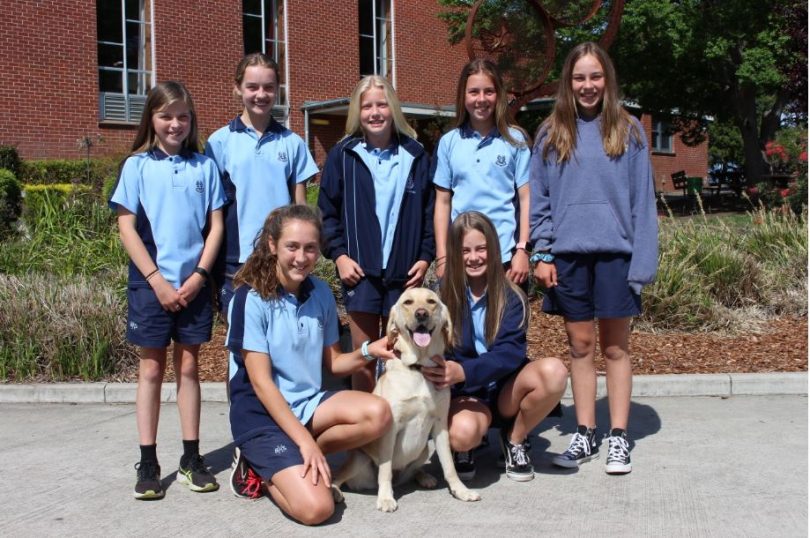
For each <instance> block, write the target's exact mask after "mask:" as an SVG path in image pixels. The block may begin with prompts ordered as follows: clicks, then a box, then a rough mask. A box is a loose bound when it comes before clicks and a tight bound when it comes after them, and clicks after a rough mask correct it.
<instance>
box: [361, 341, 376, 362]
mask: <svg viewBox="0 0 810 538" xmlns="http://www.w3.org/2000/svg"><path fill="white" fill-rule="evenodd" d="M370 343H371V340H366V341H365V342H363V343H362V345H361V346H360V353H361V354H362V355H363V358H364V359H365V360H366V362H371V361H376V360H377V357H375V356H374V355H372V354H371V353H369V352H368V345H369V344H370Z"/></svg>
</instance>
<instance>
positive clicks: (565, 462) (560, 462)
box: [551, 426, 599, 469]
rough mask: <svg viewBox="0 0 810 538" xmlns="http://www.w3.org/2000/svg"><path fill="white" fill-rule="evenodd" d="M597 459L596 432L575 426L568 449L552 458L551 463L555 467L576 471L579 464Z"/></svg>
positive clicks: (597, 444)
mask: <svg viewBox="0 0 810 538" xmlns="http://www.w3.org/2000/svg"><path fill="white" fill-rule="evenodd" d="M598 457H599V443H598V442H597V440H596V430H595V429H592V428H588V427H586V426H577V432H576V433H575V434H574V436H573V437H571V443H570V444H569V445H568V449H567V450H566V451H565V452H563V453H562V454H560V455H559V456H554V458H553V459H552V460H551V463H553V464H554V465H556V466H557V467H565V468H566V469H576V468H577V467H579V465H580V464H581V463H585V462H586V461H591V460H592V459H596V458H598Z"/></svg>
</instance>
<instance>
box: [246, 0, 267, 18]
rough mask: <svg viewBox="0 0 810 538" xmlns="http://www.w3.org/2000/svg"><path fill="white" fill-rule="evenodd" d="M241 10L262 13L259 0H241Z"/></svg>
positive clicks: (255, 13) (253, 13)
mask: <svg viewBox="0 0 810 538" xmlns="http://www.w3.org/2000/svg"><path fill="white" fill-rule="evenodd" d="M242 12H243V13H250V14H252V15H261V14H262V3H261V0H242Z"/></svg>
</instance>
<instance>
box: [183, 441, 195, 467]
mask: <svg viewBox="0 0 810 538" xmlns="http://www.w3.org/2000/svg"><path fill="white" fill-rule="evenodd" d="M199 453H200V440H199V439H194V440H192V441H187V440H185V439H183V457H182V458H180V462H181V463H183V464H185V463H188V460H190V459H191V458H192V456H197V455H198V454H199Z"/></svg>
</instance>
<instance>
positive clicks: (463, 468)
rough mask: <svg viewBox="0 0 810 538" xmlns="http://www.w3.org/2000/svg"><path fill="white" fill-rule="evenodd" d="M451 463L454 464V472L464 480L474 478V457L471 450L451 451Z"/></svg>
mask: <svg viewBox="0 0 810 538" xmlns="http://www.w3.org/2000/svg"><path fill="white" fill-rule="evenodd" d="M453 464H454V465H455V466H456V474H457V475H458V477H459V478H460V479H461V480H464V481H465V482H466V481H467V480H472V479H473V478H475V458H473V451H472V450H468V451H466V452H453Z"/></svg>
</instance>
